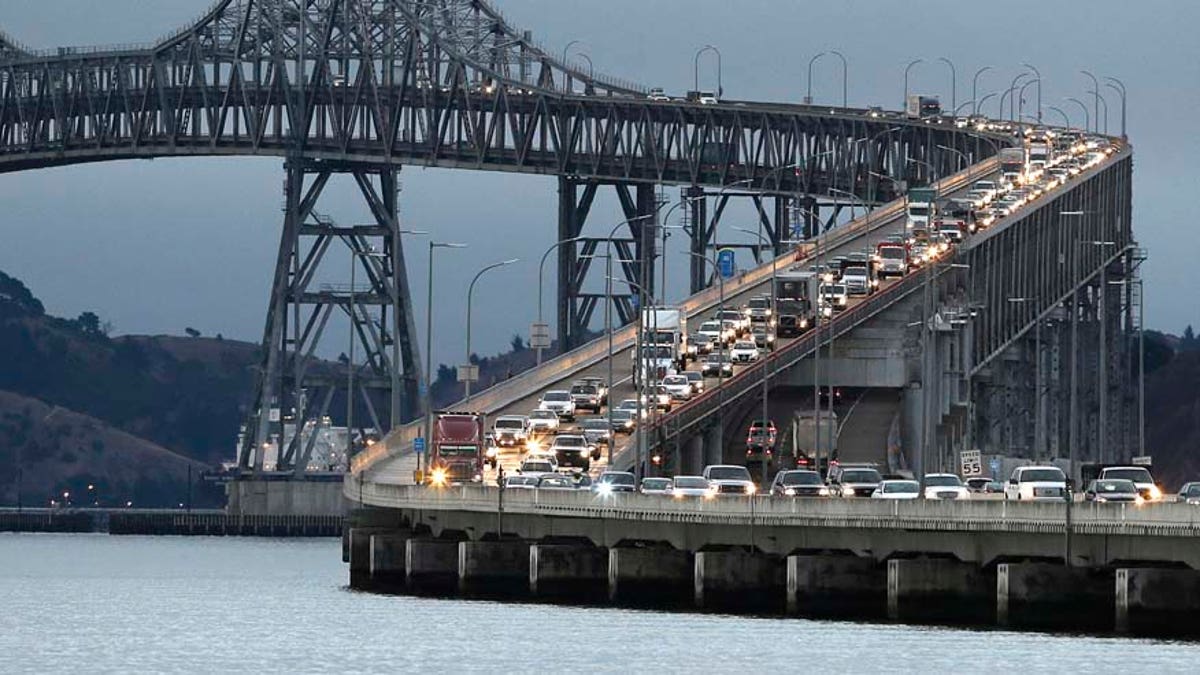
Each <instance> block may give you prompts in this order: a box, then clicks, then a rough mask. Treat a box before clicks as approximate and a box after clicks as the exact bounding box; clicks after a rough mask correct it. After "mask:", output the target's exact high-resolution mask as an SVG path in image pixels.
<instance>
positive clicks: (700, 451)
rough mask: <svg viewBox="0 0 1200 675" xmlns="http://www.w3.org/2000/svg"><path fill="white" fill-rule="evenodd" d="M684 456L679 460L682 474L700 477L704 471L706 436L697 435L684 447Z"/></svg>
mask: <svg viewBox="0 0 1200 675" xmlns="http://www.w3.org/2000/svg"><path fill="white" fill-rule="evenodd" d="M682 454H683V456H682V457H680V458H679V467H680V473H682V474H684V475H689V476H694V475H698V474H699V473H700V472H701V471H703V470H704V435H703V434H696V435H695V436H692V437H691V438H689V439H688V440H687V443H684V445H683V453H682Z"/></svg>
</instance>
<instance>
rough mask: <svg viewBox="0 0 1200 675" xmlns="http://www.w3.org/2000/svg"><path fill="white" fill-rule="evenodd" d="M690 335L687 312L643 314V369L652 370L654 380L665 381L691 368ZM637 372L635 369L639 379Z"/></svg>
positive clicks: (662, 309) (659, 310) (654, 310)
mask: <svg viewBox="0 0 1200 675" xmlns="http://www.w3.org/2000/svg"><path fill="white" fill-rule="evenodd" d="M687 335H688V333H687V312H685V311H684V310H683V308H681V307H646V308H645V309H643V310H642V341H641V342H642V361H643V363H642V368H643V369H645V368H650V369H651V373H650V374H651V377H650V379H651V380H653V381H658V380H661V379H662V378H664V377H666V376H667V375H673V374H675V373H677V372H679V371H682V370H684V369H685V368H686V367H687V354H688V349H687V340H688V337H687ZM635 358H636V355H635ZM637 371H638V368H637V367H636V366H635V368H634V376H635V379H637Z"/></svg>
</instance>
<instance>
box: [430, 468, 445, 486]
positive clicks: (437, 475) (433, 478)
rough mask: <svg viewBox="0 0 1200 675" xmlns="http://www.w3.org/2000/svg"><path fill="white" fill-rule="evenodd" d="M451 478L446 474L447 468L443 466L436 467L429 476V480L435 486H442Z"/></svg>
mask: <svg viewBox="0 0 1200 675" xmlns="http://www.w3.org/2000/svg"><path fill="white" fill-rule="evenodd" d="M449 478H450V477H449V476H448V475H447V474H446V470H445V469H443V468H441V467H438V468H436V469H434V470H433V473H432V474H431V475H430V476H429V481H430V483H432V484H433V485H434V486H435V487H442V486H444V485H446V483H448V482H449Z"/></svg>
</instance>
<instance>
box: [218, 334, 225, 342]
mask: <svg viewBox="0 0 1200 675" xmlns="http://www.w3.org/2000/svg"><path fill="white" fill-rule="evenodd" d="M224 341H225V336H224V335H221V334H220V333H217V342H224Z"/></svg>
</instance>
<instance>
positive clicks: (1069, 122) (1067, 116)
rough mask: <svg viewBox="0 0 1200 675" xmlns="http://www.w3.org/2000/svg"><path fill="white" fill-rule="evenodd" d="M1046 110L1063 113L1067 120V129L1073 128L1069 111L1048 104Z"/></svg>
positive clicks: (1064, 120)
mask: <svg viewBox="0 0 1200 675" xmlns="http://www.w3.org/2000/svg"><path fill="white" fill-rule="evenodd" d="M1046 110H1053V111H1054V112H1056V113H1058V114H1059V115H1061V116H1062V118H1063V122H1065V123H1066V125H1067V131H1070V130H1071V117H1070V116H1069V115H1067V113H1065V112H1063V109H1062V108H1060V107H1058V106H1056V105H1048V106H1046Z"/></svg>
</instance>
